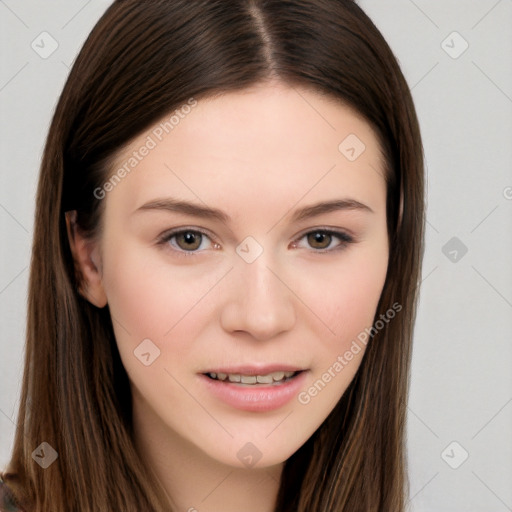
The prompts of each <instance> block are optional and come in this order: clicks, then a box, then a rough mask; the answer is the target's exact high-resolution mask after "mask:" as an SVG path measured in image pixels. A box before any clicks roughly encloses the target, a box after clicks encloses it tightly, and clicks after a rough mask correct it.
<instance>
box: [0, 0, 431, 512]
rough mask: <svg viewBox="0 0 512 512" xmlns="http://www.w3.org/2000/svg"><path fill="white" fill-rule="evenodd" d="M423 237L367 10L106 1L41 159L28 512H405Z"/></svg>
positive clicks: (24, 476) (14, 485)
mask: <svg viewBox="0 0 512 512" xmlns="http://www.w3.org/2000/svg"><path fill="white" fill-rule="evenodd" d="M423 229H424V191H423V155H422V146H421V138H420V132H419V128H418V122H417V118H416V114H415V110H414V106H413V103H412V99H411V95H410V92H409V90H408V87H407V84H406V82H405V80H404V77H403V75H402V73H401V71H400V69H399V66H398V64H397V62H396V59H395V58H394V56H393V54H392V52H391V51H390V49H389V47H388V45H387V44H386V42H385V41H384V39H383V38H382V35H381V34H380V33H379V32H378V30H377V29H376V28H375V26H374V25H373V24H372V22H371V21H370V20H369V18H368V17H367V16H366V15H365V14H364V13H363V12H362V10H361V9H360V8H359V7H358V6H357V5H356V4H355V3H354V2H352V1H349V0H316V1H313V0H310V1H306V0H304V1H285V2H283V1H281V0H279V1H277V0H276V1H270V2H269V1H265V2H263V1H258V0H253V1H247V0H245V1H243V0H240V1H231V2H226V1H222V0H210V1H202V2H200V1H195V0H193V1H190V0H188V1H172V2H170V1H168V0H148V1H146V2H141V1H140V0H120V1H117V2H114V3H113V4H112V6H111V7H110V8H109V9H108V10H107V12H106V13H105V14H104V16H103V17H102V18H101V19H100V21H99V22H98V24H97V25H96V26H95V27H94V29H93V31H92V32H91V34H90V36H89V38H88V40H87V41H86V43H85V45H84V47H83V49H82V50H81V52H80V54H79V56H78V58H77V60H76V62H75V64H74V66H73V69H72V71H71V74H70V76H69V79H68V81H67V83H66V85H65V87H64V91H63V93H62V95H61V98H60V100H59V103H58V105H57V108H56V112H55V115H54V118H53V121H52V124H51V127H50V132H49V135H48V140H47V144H46V148H45V152H44V155H43V162H42V167H41V175H40V180H39V188H38V196H37V206H36V219H35V230H34V233H35V235H34V243H33V256H32V264H31V277H30V284H29V309H28V326H27V346H26V360H25V373H24V379H23V389H22V397H21V402H20V409H19V418H18V425H19V426H18V430H17V432H16V439H15V445H14V450H13V454H12V459H11V462H10V464H9V467H8V468H7V470H6V471H5V472H4V475H3V476H4V480H5V481H6V482H7V486H8V487H5V486H4V489H5V490H6V492H8V493H9V494H10V496H11V498H12V499H11V501H12V504H13V506H14V505H15V506H16V507H19V509H22V510H25V511H27V512H28V511H47V510H52V511H69V510H77V511H97V510H122V511H140V510H144V511H164V510H172V511H177V510H188V511H194V510H198V511H200V512H203V511H204V512H208V511H213V510H223V511H224V512H229V511H230V510H240V509H244V510H247V511H252V510H258V511H279V512H283V511H290V512H291V511H301V512H302V511H304V512H305V511H308V512H314V511H334V510H339V511H342V510H343V511H344V512H348V511H351V512H354V511H361V512H362V511H365V512H369V511H391V510H392V511H403V510H404V508H405V501H406V496H407V485H406V484H407V478H406V463H405V454H404V424H405V415H406V403H407V388H408V372H409V361H410V355H411V341H412V340H411V338H412V328H413V323H414V318H415V308H416V301H417V293H418V282H419V273H420V267H421V258H422V253H423Z"/></svg>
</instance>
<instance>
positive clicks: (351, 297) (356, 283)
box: [300, 251, 388, 351]
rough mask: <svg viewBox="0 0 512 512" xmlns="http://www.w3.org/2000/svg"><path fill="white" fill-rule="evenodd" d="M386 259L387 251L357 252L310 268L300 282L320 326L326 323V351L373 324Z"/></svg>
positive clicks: (384, 275) (350, 338)
mask: <svg viewBox="0 0 512 512" xmlns="http://www.w3.org/2000/svg"><path fill="white" fill-rule="evenodd" d="M387 262H388V259H387V255H386V252H385V251H382V252H379V251H364V252H363V251H359V252H356V251H354V252H352V253H348V252H347V253H346V254H345V255H342V256H341V257H340V258H339V259H337V260H336V261H332V262H329V263H326V264H323V265H316V266H314V267H313V266H310V267H309V272H308V273H307V274H305V275H306V276H307V278H303V279H302V280H301V281H300V283H301V295H302V297H303V298H304V302H305V303H306V304H307V305H308V306H309V307H310V309H311V310H312V311H313V312H314V313H315V314H316V316H317V318H318V319H319V320H321V322H318V325H322V324H323V336H321V339H323V340H325V344H324V346H325V348H326V350H327V351H329V350H339V349H342V348H343V347H344V346H345V345H347V344H348V345H350V342H351V341H352V339H353V338H355V337H356V336H357V335H358V334H359V333H360V332H361V331H364V329H365V328H366V327H369V326H371V324H372V321H373V318H374V315H375V311H376V309H377V304H378V302H379V299H380V296H381V292H382V288H383V286H384V282H385V278H386V271H387ZM312 268H314V270H313V271H312V270H311V269H312ZM319 329H320V327H319Z"/></svg>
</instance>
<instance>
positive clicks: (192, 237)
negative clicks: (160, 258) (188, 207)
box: [178, 231, 201, 249]
mask: <svg viewBox="0 0 512 512" xmlns="http://www.w3.org/2000/svg"><path fill="white" fill-rule="evenodd" d="M200 237H201V235H198V234H196V233H193V232H191V231H187V232H185V233H184V234H182V235H181V237H178V239H179V238H182V239H183V240H184V244H185V246H186V247H185V249H197V248H198V247H199V245H200ZM182 249H183V247H182Z"/></svg>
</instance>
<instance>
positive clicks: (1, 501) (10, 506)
mask: <svg viewBox="0 0 512 512" xmlns="http://www.w3.org/2000/svg"><path fill="white" fill-rule="evenodd" d="M0 512H23V510H22V509H21V508H19V507H18V506H17V504H16V500H15V499H14V496H13V495H12V493H11V491H10V489H9V486H8V485H7V484H6V483H5V482H4V481H3V479H2V477H1V476H0Z"/></svg>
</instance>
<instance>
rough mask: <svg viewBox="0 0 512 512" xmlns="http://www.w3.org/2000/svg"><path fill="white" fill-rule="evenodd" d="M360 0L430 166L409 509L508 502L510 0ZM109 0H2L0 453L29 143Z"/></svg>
mask: <svg viewBox="0 0 512 512" xmlns="http://www.w3.org/2000/svg"><path fill="white" fill-rule="evenodd" d="M359 3H360V5H361V7H362V8H363V9H364V10H365V11H366V12H367V13H368V15H369V16H370V17H371V18H372V19H373V21H374V22H375V24H376V25H377V27H378V28H379V29H380V30H381V31H382V33H383V34H384V37H385V38H386V39H387V41H388V42H389V44H390V46H391V47H392V49H393V51H394V52H395V54H396V55H397V57H398V59H399V61H400V64H401V66H402V69H403V71H404V74H405V76H406V78H407V80H408V83H409V84H410V86H411V88H412V93H413V96H414V100H415V103H416V107H417V111H418V115H419V118H420V123H421V129H422V134H423V139H424V147H425V154H426V162H427V170H428V176H427V184H428V191H427V193H428V227H427V232H426V242H427V246H426V253H425V261H424V266H423V285H422V291H421V300H420V308H419V314H418V320H417V324H416V330H415V345H414V355H413V366H412V383H411V399H410V402H409V416H408V454H409V466H410V482H411V494H410V510H412V511H416V512H424V511H425V512H426V511H429V512H430V511H436V512H448V511H450V512H452V511H465V512H471V511H475V512H477V511H478V512H484V511H485V512H504V511H506V510H512V485H511V483H512V428H511V427H512V372H511V366H512V343H511V338H512V336H511V332H512V265H511V261H512V258H511V254H512V229H511V228H512V171H511V167H512V166H511V164H512V115H511V114H512V65H511V64H512V0H499V1H496V0H481V1H474V2H469V1H462V0H448V1H447V0H443V1H441V0H437V1H426V0H415V1H412V0H393V1H388V2H382V1H377V0H364V1H360V2H359ZM108 4H109V2H107V1H103V0H82V1H79V0H60V1H55V0H54V1H48V2H39V1H36V0H30V1H29V0H24V1H23V0H22V1H16V0H0V17H1V21H0V34H1V37H2V41H1V48H2V52H1V61H2V65H1V69H0V108H1V116H2V124H1V148H0V149H1V156H2V161H1V174H0V229H1V237H2V238H1V240H2V242H1V244H0V261H1V271H0V326H1V327H0V328H1V333H2V336H1V344H0V467H3V466H4V465H5V464H6V462H7V460H8V457H9V450H10V447H11V444H12V440H13V435H14V428H15V423H14V422H15V420H16V406H17V401H18V393H19V389H20V379H21V372H22V362H23V344H24V335H25V314H26V305H25V302H26V293H27V283H28V265H29V256H30V243H31V237H32V226H33V212H34V194H35V189H36V180H37V174H38V167H39V163H40V159H41V153H42V148H43V144H44V140H45V136H46V132H47V129H48V126H49V122H50V118H51V115H52V112H53V108H54V106H55V103H56V101H57V98H58V96H59V94H60V91H61V89H62V86H63V84H64V81H65V79H66V76H67V74H68V72H69V66H70V65H71V63H72V62H73V59H74V58H75V56H76V54H77V53H78V51H79V49H80V47H81V45H82V43H83V42H84V40H85V38H86V37H87V35H88V33H89V31H90V30H91V29H92V27H93V25H94V24H95V23H96V21H97V20H98V18H99V17H100V16H101V14H102V12H103V11H104V10H105V8H106V7H107V5H108ZM44 31H46V32H48V33H49V34H50V35H51V37H52V38H53V39H55V40H56V41H57V42H58V48H57V49H56V51H55V52H54V53H53V54H52V55H50V56H49V57H48V58H42V57H41V56H40V55H39V54H38V53H36V51H35V50H34V49H33V48H32V47H31V45H32V42H33V41H35V42H34V46H35V45H39V47H37V46H36V48H37V49H38V51H39V52H42V51H43V48H42V46H43V43H42V42H41V38H46V39H44V50H46V51H47V50H49V49H51V40H50V38H49V36H40V34H41V33H42V32H44ZM453 32H457V34H453ZM466 45H468V48H467V49H465V47H466ZM464 49H465V51H463V50H464ZM465 250H467V252H466V253H464V251H465ZM466 457H467V459H466V460H464V459H465V458H466Z"/></svg>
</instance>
